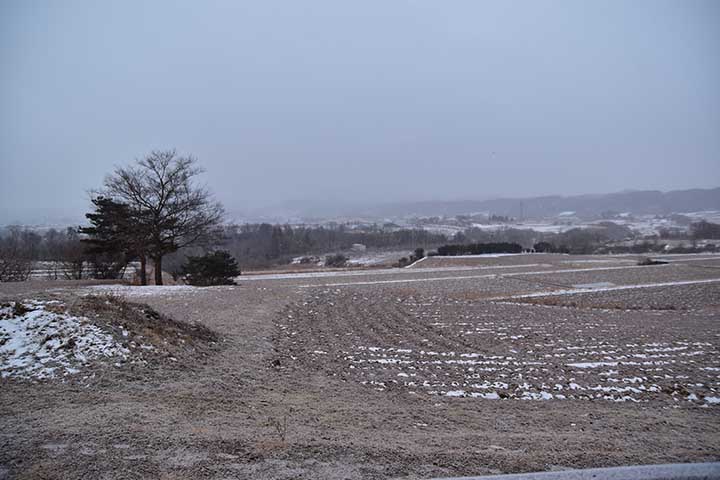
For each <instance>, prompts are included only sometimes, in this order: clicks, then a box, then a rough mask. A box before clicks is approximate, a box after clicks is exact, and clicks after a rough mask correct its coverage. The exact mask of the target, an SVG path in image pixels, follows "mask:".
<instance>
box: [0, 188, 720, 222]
mask: <svg viewBox="0 0 720 480" xmlns="http://www.w3.org/2000/svg"><path fill="white" fill-rule="evenodd" d="M706 210H718V211H720V187H717V188H710V189H699V188H698V189H689V190H672V191H668V192H661V191H658V190H642V191H640V190H638V191H625V192H617V193H608V194H592V195H571V196H562V195H547V196H540V197H527V198H493V199H486V200H452V201H419V202H397V203H382V204H374V205H373V204H358V203H352V202H342V201H336V200H333V201H326V202H320V201H315V202H309V201H297V202H292V203H286V204H281V205H278V206H275V207H268V208H265V209H259V210H254V211H252V212H247V211H241V210H236V209H228V215H227V220H228V222H230V223H246V222H248V223H254V222H268V223H288V222H289V223H301V222H304V221H309V220H313V219H318V220H328V219H342V218H347V217H361V218H366V219H378V220H382V219H386V218H402V217H409V216H425V217H427V216H453V215H462V214H471V213H479V212H485V213H492V214H495V215H506V216H510V217H514V218H518V219H519V218H525V219H528V218H543V217H552V216H556V215H558V214H559V213H562V212H574V213H575V215H576V216H578V217H593V216H598V215H601V214H602V213H605V212H615V213H624V212H628V213H633V214H638V215H641V214H642V215H647V214H668V213H681V212H700V211H706ZM82 223H84V216H83V212H72V211H66V210H63V209H61V208H48V209H47V210H42V211H41V210H37V209H35V210H21V209H18V210H13V211H10V210H9V209H8V208H7V207H6V208H4V209H0V225H15V224H18V225H33V226H56V227H62V226H74V225H79V224H82Z"/></svg>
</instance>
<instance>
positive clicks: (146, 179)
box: [104, 150, 223, 285]
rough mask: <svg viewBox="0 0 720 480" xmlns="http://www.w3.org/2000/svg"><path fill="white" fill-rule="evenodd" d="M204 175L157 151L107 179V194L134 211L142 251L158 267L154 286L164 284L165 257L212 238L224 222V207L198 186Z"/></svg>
mask: <svg viewBox="0 0 720 480" xmlns="http://www.w3.org/2000/svg"><path fill="white" fill-rule="evenodd" d="M201 172H202V169H201V168H200V167H198V165H197V161H196V160H195V159H194V158H193V157H183V156H179V155H177V153H176V152H175V150H168V151H153V152H151V153H150V155H148V156H147V157H145V158H143V159H142V160H138V161H137V162H136V163H135V165H132V166H129V167H119V168H116V169H115V171H114V172H113V173H112V174H111V175H109V176H108V177H107V178H106V179H105V192H104V193H105V195H108V196H110V197H112V198H114V199H115V200H117V201H120V202H123V203H125V204H127V205H129V206H130V208H131V209H132V212H133V216H134V219H135V222H136V225H137V231H138V240H139V243H141V244H142V248H140V250H141V251H142V252H143V255H144V254H145V253H147V255H148V256H149V257H150V258H151V259H152V261H153V263H154V265H155V284H156V285H162V258H163V256H164V255H165V254H168V253H171V252H174V251H176V250H178V249H179V248H182V247H185V246H189V245H196V244H199V243H202V242H204V241H206V240H209V239H211V238H212V237H213V235H214V234H215V232H216V231H217V227H219V226H220V223H221V221H222V218H223V208H222V206H221V205H220V203H218V202H216V201H214V200H213V199H212V195H211V194H210V192H209V191H208V190H207V189H206V188H205V187H203V186H200V185H198V184H197V183H196V182H195V179H196V177H197V175H198V174H200V173H201Z"/></svg>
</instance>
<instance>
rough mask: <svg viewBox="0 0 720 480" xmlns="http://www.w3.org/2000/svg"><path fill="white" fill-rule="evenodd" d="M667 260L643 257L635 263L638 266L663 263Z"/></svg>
mask: <svg viewBox="0 0 720 480" xmlns="http://www.w3.org/2000/svg"><path fill="white" fill-rule="evenodd" d="M667 263H668V262H663V261H662V260H655V259H652V258H648V257H644V258H641V259H640V260H638V262H637V264H638V265H640V266H647V265H665V264H667Z"/></svg>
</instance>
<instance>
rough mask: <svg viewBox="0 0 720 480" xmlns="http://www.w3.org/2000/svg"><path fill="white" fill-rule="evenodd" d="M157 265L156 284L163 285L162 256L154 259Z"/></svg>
mask: <svg viewBox="0 0 720 480" xmlns="http://www.w3.org/2000/svg"><path fill="white" fill-rule="evenodd" d="M153 264H154V265H155V285H162V284H163V281H162V257H161V256H157V257H155V258H154V259H153Z"/></svg>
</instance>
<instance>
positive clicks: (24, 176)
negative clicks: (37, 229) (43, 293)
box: [0, 0, 720, 222]
mask: <svg viewBox="0 0 720 480" xmlns="http://www.w3.org/2000/svg"><path fill="white" fill-rule="evenodd" d="M169 148H175V149H176V150H177V151H178V152H179V153H182V154H190V155H193V156H195V157H196V158H197V159H198V161H199V162H200V164H201V165H202V166H203V167H204V168H205V170H206V172H205V174H204V176H203V178H202V181H203V182H205V183H206V184H207V185H208V186H209V187H210V189H211V190H213V191H214V192H215V194H216V196H217V198H218V199H219V200H220V201H222V202H223V203H224V204H225V206H226V207H227V209H228V210H229V211H234V212H245V211H256V210H258V209H263V208H270V207H273V208H274V207H277V206H293V205H300V204H302V203H303V202H310V203H315V204H323V203H327V204H335V205H344V204H351V203H354V204H361V203H368V204H371V203H373V204H374V203H384V202H397V201H414V200H458V199H484V198H490V197H495V196H505V197H507V196H516V197H517V196H520V197H527V196H533V195H539V194H579V193H601V192H614V191H620V190H625V189H660V190H671V189H684V188H695V187H698V188H702V187H717V186H720V2H718V1H716V0H707V1H703V0H677V1H667V0H626V1H613V0H603V1H600V0H598V1H589V0H579V1H578V0H567V1H562V0H554V1H547V0H532V1H531V0H527V1H512V0H503V1H497V2H491V1H444V2H438V1H419V0H412V1H402V0H395V1H387V0H382V1H374V0H367V1H362V2H338V1H334V0H329V1H313V0H308V1H303V2H295V1H290V0H287V1H284V2H276V1H273V0H262V1H254V2H249V1H226V2H221V1H203V2H197V1H179V0H177V1H176V0H172V1H171V0H168V1H162V0H157V1H152V2H146V1H133V0H123V1H122V2H96V1H73V0H68V1H63V2H55V1H47V2H43V1H33V2H27V1H24V0H2V1H0V222H3V221H4V222H12V221H25V220H29V219H30V218H31V217H32V218H38V216H42V215H45V216H47V217H48V218H50V217H52V216H57V215H61V214H63V215H65V214H67V215H74V214H78V213H81V212H84V211H86V210H87V209H88V205H89V201H88V198H89V196H88V191H89V190H91V189H95V188H98V187H99V186H100V185H101V184H102V180H103V177H104V176H105V175H106V174H107V173H109V172H111V171H112V169H113V168H114V167H116V166H119V165H125V164H128V163H130V162H132V161H134V160H135V159H136V158H140V157H142V156H143V155H145V154H147V153H148V152H150V151H151V150H163V149H169Z"/></svg>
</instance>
